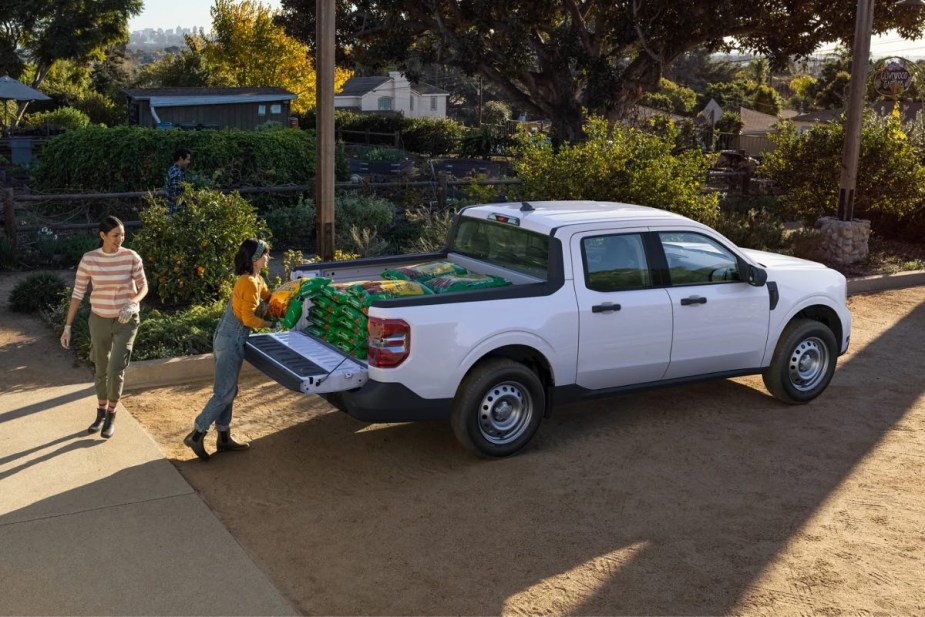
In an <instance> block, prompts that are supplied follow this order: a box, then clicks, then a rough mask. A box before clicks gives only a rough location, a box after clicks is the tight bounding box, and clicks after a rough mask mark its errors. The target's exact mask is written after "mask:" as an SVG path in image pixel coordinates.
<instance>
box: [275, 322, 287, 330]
mask: <svg viewBox="0 0 925 617" xmlns="http://www.w3.org/2000/svg"><path fill="white" fill-rule="evenodd" d="M285 331H286V328H285V327H284V326H283V322H281V321H274V322H273V332H285Z"/></svg>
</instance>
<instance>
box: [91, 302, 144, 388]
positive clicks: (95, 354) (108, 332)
mask: <svg viewBox="0 0 925 617" xmlns="http://www.w3.org/2000/svg"><path fill="white" fill-rule="evenodd" d="M89 323H90V360H91V361H92V362H93V364H94V365H96V398H97V399H99V400H101V401H110V402H116V401H118V400H119V399H120V398H122V384H123V383H124V382H125V367H127V366H128V363H129V360H131V358H132V344H133V343H134V342H135V335H136V334H137V333H138V315H137V313H136V314H135V315H133V316H132V319H131V320H130V321H129V322H128V323H119V320H118V319H107V318H105V317H100V316H99V315H96V314H94V313H90V322H89Z"/></svg>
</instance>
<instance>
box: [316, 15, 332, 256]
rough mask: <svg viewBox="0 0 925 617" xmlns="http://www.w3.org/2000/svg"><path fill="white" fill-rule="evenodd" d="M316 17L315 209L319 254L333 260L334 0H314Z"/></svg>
mask: <svg viewBox="0 0 925 617" xmlns="http://www.w3.org/2000/svg"><path fill="white" fill-rule="evenodd" d="M315 10H316V13H315V15H316V16H317V29H316V39H317V41H318V49H317V51H316V57H315V93H316V105H315V122H316V124H315V132H316V135H317V140H318V141H317V144H318V145H317V147H318V156H317V172H316V174H315V187H316V188H315V212H316V213H317V221H318V254H319V255H321V259H322V260H324V261H333V259H334V174H335V169H334V153H335V150H334V14H335V13H334V12H335V2H334V0H315Z"/></svg>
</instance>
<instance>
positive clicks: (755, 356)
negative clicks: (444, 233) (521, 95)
mask: <svg viewBox="0 0 925 617" xmlns="http://www.w3.org/2000/svg"><path fill="white" fill-rule="evenodd" d="M438 259H439V260H449V261H452V262H454V263H455V264H457V265H459V266H462V267H464V268H465V269H467V270H468V271H470V272H473V273H480V274H489V275H495V276H500V277H503V278H505V279H507V280H508V281H510V282H511V283H512V285H510V286H507V287H500V288H495V289H484V290H479V291H466V292H461V293H446V294H440V295H424V296H414V297H406V298H396V299H389V300H378V301H376V302H374V303H373V304H372V305H371V306H370V307H369V310H368V320H369V321H368V337H367V343H368V349H369V356H368V358H367V360H365V361H363V360H359V359H357V358H352V357H349V356H348V355H346V354H345V353H344V352H342V351H340V350H339V349H337V348H336V347H333V346H331V345H329V344H327V343H325V342H324V341H322V340H319V339H317V338H314V337H312V336H310V335H308V334H306V333H303V332H301V331H297V330H293V331H290V332H282V333H270V334H257V335H252V336H251V337H250V338H249V340H248V343H247V347H246V351H245V357H246V358H247V360H248V361H250V362H251V363H252V364H254V365H255V366H256V367H257V368H259V369H260V370H262V371H263V372H264V373H266V374H267V375H269V376H270V377H272V378H273V379H275V380H277V381H278V382H279V383H281V384H283V385H284V386H287V387H289V388H291V389H293V390H296V391H299V392H305V393H317V394H320V395H321V396H323V397H324V398H326V399H327V400H328V401H329V402H330V403H331V404H333V405H334V406H335V407H337V408H338V409H340V410H342V411H345V412H346V413H348V414H350V415H351V416H354V417H356V418H358V419H360V420H364V421H368V422H404V421H414V420H449V421H450V423H451V425H452V428H453V431H454V433H455V434H456V436H457V438H458V439H459V441H460V442H462V444H463V445H465V446H466V447H468V448H470V449H472V450H473V451H475V452H476V453H479V454H481V455H484V456H506V455H509V454H512V453H514V452H516V451H517V450H519V449H520V448H522V447H523V446H524V445H525V444H526V443H527V442H528V441H529V440H530V439H531V438H532V437H533V435H534V433H536V430H537V428H538V427H539V425H540V422H541V420H542V419H543V418H544V417H545V416H547V415H548V414H549V413H550V411H551V409H552V406H553V403H554V402H555V403H562V402H571V401H575V400H579V399H582V398H587V397H597V396H601V395H610V394H615V393H619V392H625V391H628V390H635V389H639V388H649V387H654V386H664V385H670V384H680V383H685V382H690V381H695V380H703V379H715V378H725V377H733V376H739V375H747V374H753V373H760V374H762V375H763V377H764V383H765V385H766V386H767V388H768V390H769V391H770V393H771V394H772V395H774V396H775V397H777V398H778V399H780V400H782V401H784V402H786V403H792V404H796V403H806V402H808V401H811V400H812V399H814V398H816V397H817V396H818V395H819V394H821V393H822V391H823V390H825V388H826V386H828V384H829V381H830V380H831V379H832V375H833V373H834V372H835V363H836V359H837V357H838V356H839V355H841V354H843V353H844V352H845V351H846V350H847V349H848V342H849V337H850V331H851V314H850V313H849V312H848V309H847V307H846V296H847V293H846V292H847V287H846V281H845V277H844V276H842V275H841V274H840V273H838V272H836V271H834V270H831V269H829V268H827V267H825V266H823V265H821V264H818V263H814V262H810V261H806V260H803V259H797V258H793V257H787V256H784V255H778V254H774V253H767V252H761V251H753V250H748V249H741V248H739V247H737V246H735V245H734V244H733V243H732V242H730V241H729V240H728V239H726V238H725V237H723V236H722V235H721V234H719V233H717V232H716V231H714V230H712V229H710V228H709V227H707V226H705V225H702V224H700V223H697V222H695V221H692V220H690V219H688V218H685V217H683V216H679V215H677V214H673V213H670V212H666V211H664V210H658V209H654V208H647V207H643V206H635V205H628V204H622V203H605V202H592V201H550V202H530V203H527V202H524V203H498V204H487V205H479V206H471V207H468V208H465V209H464V210H462V211H461V212H460V213H459V214H458V216H457V217H456V219H455V221H454V224H453V227H452V229H451V231H450V235H449V239H448V243H447V245H446V247H445V249H444V250H442V251H441V252H439V253H433V254H415V255H403V256H394V257H380V258H366V259H358V260H355V261H348V262H328V263H320V264H317V263H316V264H307V265H304V266H301V267H300V269H298V270H297V271H296V272H294V273H293V275H292V276H293V278H297V277H308V276H324V277H329V278H331V279H332V280H333V281H359V280H368V279H371V278H372V279H376V278H380V273H381V272H382V271H383V270H384V269H386V268H395V267H399V266H402V265H411V264H417V263H421V262H427V261H431V260H438Z"/></svg>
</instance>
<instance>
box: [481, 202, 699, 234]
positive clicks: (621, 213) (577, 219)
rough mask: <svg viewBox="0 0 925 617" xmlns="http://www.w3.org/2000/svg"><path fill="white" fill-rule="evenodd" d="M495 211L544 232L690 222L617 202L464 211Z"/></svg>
mask: <svg viewBox="0 0 925 617" xmlns="http://www.w3.org/2000/svg"><path fill="white" fill-rule="evenodd" d="M524 204H529V206H531V207H532V208H533V209H532V210H526V211H525V210H521V208H522V207H523V206H524ZM492 214H496V215H502V216H507V217H512V218H516V219H518V220H519V222H520V226H521V227H523V228H525V229H529V230H531V231H537V232H542V233H549V231H550V230H552V229H555V228H557V227H563V226H565V225H580V224H584V223H596V222H608V221H610V222H616V221H620V222H626V221H634V220H638V221H640V222H642V221H645V222H649V223H651V222H655V221H659V222H667V221H685V222H689V221H690V219H688V218H687V217H684V216H681V215H680V214H675V213H674V212H668V211H667V210H660V209H658V208H650V207H648V206H636V205H633V204H625V203H620V202H615V201H579V200H574V201H529V202H521V201H516V202H505V203H494V204H483V205H478V206H470V207H468V208H466V209H465V210H464V212H463V215H464V216H469V217H474V218H481V219H485V218H488V217H489V216H490V215H492Z"/></svg>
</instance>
